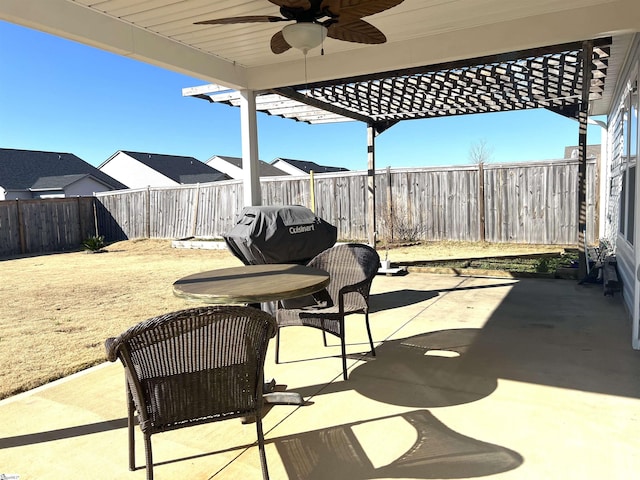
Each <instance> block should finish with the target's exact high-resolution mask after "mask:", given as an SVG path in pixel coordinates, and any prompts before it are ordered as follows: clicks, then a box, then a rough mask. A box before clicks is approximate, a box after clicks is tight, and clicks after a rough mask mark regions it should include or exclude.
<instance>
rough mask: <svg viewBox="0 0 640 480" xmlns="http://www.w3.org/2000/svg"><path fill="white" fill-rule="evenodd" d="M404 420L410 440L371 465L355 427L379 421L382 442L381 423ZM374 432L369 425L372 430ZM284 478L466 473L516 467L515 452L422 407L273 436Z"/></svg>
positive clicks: (336, 479) (474, 474) (456, 475)
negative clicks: (392, 456) (472, 434)
mask: <svg viewBox="0 0 640 480" xmlns="http://www.w3.org/2000/svg"><path fill="white" fill-rule="evenodd" d="M398 420H400V421H404V422H406V423H407V424H408V425H409V426H410V427H412V428H413V429H414V431H415V433H414V436H413V437H411V436H409V435H407V437H409V438H415V441H414V443H413V445H412V446H411V447H410V448H409V449H408V450H406V451H405V452H404V453H402V454H401V455H400V456H399V457H398V458H396V459H395V460H393V461H392V462H391V463H388V464H386V465H380V466H377V467H376V466H374V464H373V463H372V461H371V460H370V459H369V456H368V455H367V453H366V451H365V449H364V448H363V446H362V444H361V443H360V441H359V440H358V436H357V431H358V429H359V428H363V427H364V428H367V427H368V428H369V430H368V432H367V436H368V437H369V438H370V437H371V434H372V430H371V426H372V425H375V424H376V423H379V424H380V425H379V426H378V430H377V435H376V440H377V441H378V443H380V442H382V443H384V442H385V438H387V435H386V433H387V430H386V428H384V426H385V422H387V423H388V422H389V421H391V422H397V421H398ZM374 431H375V430H374ZM274 443H275V445H276V447H277V449H278V452H279V454H280V457H281V458H282V461H283V464H284V466H285V468H286V470H287V474H288V478H289V479H290V480H298V479H299V480H302V479H305V480H314V479H318V480H320V479H325V478H331V479H333V480H358V479H362V480H364V479H373V478H417V479H419V478H425V479H428V478H470V477H479V476H485V475H492V474H497V473H501V472H506V471H509V470H513V469H515V468H517V467H519V466H520V465H521V464H522V463H523V458H522V456H521V455H520V454H518V453H517V452H514V451H512V450H509V449H506V448H504V447H500V446H498V445H493V444H490V443H486V442H481V441H479V440H475V439H473V438H470V437H466V436H464V435H461V434H460V433H457V432H455V431H453V430H451V429H450V428H448V427H447V426H446V425H444V424H443V423H442V422H440V421H439V420H438V419H437V418H436V417H435V416H434V415H433V414H432V413H431V412H429V411H428V410H413V411H410V412H405V413H401V414H397V415H392V416H388V417H381V418H375V419H371V420H366V421H361V422H353V423H349V424H344V425H337V426H334V427H329V428H326V429H322V430H314V431H310V432H305V433H301V434H296V435H291V436H289V437H280V438H277V439H275V440H274Z"/></svg>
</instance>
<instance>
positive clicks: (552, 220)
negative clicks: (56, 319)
mask: <svg viewBox="0 0 640 480" xmlns="http://www.w3.org/2000/svg"><path fill="white" fill-rule="evenodd" d="M578 163H579V162H578V160H553V161H544V162H532V163H517V164H516V163H513V164H500V165H494V164H485V165H480V166H478V165H473V166H463V167H429V168H412V169H408V168H403V169H387V170H380V171H378V172H376V223H377V224H376V231H377V232H378V235H377V237H378V239H381V240H394V241H406V240H426V241H433V240H459V241H461V240H464V241H479V240H486V241H490V242H513V243H541V244H559V245H569V244H577V241H578V203H577V200H578ZM313 178H314V180H313V181H314V188H313V191H314V198H313V200H312V198H311V190H312V189H311V186H310V182H309V177H271V178H263V179H262V180H261V189H262V204H263V205H304V206H307V207H309V208H315V211H316V213H317V214H318V215H319V216H320V217H322V218H323V219H325V220H326V221H328V222H329V223H332V224H333V225H335V226H336V227H337V228H338V238H339V239H341V240H356V241H366V239H367V238H368V229H369V228H370V226H369V225H367V218H368V212H367V208H368V207H367V174H366V172H340V173H328V174H316V175H315V176H314V177H313ZM597 181H598V178H597V168H596V162H595V160H589V161H588V163H587V241H588V242H590V243H594V242H596V241H597V240H598V232H597V211H598V203H599V199H598V190H599V189H598V186H597V183H598V182H597ZM242 188H243V186H242V182H240V181H225V182H215V183H208V184H200V185H184V186H180V187H171V188H167V187H162V188H147V189H140V190H127V191H118V192H103V193H99V194H97V195H96V198H97V208H96V211H97V221H98V230H99V233H100V234H102V235H105V238H106V239H107V240H109V241H115V240H124V239H128V238H142V237H147V238H185V237H192V236H193V237H220V236H222V235H223V234H224V233H225V232H227V231H229V230H230V229H231V228H232V227H233V225H234V224H235V221H236V218H237V215H238V214H239V213H240V211H241V210H242V198H243V196H242ZM312 203H313V205H312Z"/></svg>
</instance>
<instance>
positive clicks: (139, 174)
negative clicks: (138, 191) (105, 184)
mask: <svg viewBox="0 0 640 480" xmlns="http://www.w3.org/2000/svg"><path fill="white" fill-rule="evenodd" d="M99 169H100V170H101V171H102V172H104V173H106V174H107V175H109V176H111V177H113V178H115V179H116V180H118V181H119V182H121V183H124V184H125V185H126V186H127V187H129V188H145V187H148V186H150V185H151V186H154V187H172V186H176V185H178V183H177V182H175V181H174V180H172V179H170V178H169V177H166V176H165V175H162V174H161V173H159V172H158V171H156V170H154V169H153V168H150V167H148V166H147V165H145V164H143V163H141V162H139V161H138V160H136V159H135V158H132V157H130V156H129V155H127V154H126V153H124V152H118V153H116V154H115V155H114V156H113V157H112V158H111V159H110V160H108V161H107V162H105V163H104V164H103V165H101V166H100V167H99Z"/></svg>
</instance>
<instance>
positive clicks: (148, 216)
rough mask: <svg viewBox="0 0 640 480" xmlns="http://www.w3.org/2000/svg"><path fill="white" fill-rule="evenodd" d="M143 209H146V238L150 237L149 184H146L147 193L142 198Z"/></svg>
mask: <svg viewBox="0 0 640 480" xmlns="http://www.w3.org/2000/svg"><path fill="white" fill-rule="evenodd" d="M144 209H145V211H146V219H145V225H144V229H145V232H144V233H145V235H146V237H147V238H151V186H150V185H148V186H147V193H146V195H145V198H144Z"/></svg>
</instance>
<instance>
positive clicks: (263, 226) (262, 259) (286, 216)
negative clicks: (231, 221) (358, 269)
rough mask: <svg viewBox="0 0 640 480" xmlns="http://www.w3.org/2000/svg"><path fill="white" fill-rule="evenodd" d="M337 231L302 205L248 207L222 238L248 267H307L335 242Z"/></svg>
mask: <svg viewBox="0 0 640 480" xmlns="http://www.w3.org/2000/svg"><path fill="white" fill-rule="evenodd" d="M336 237H337V228H336V227H334V226H333V225H331V224H330V223H327V222H325V221H324V220H323V219H322V218H320V217H318V216H317V215H316V214H315V213H313V212H312V211H311V210H309V209H308V208H306V207H303V206H300V205H288V206H268V207H245V208H244V209H243V210H242V213H241V214H240V218H239V220H238V222H237V223H236V225H235V226H234V227H233V228H232V229H231V231H229V232H228V233H226V234H225V235H223V238H224V240H225V242H226V243H227V246H228V247H229V250H230V251H231V252H232V253H233V254H234V255H235V256H236V257H238V258H239V259H240V260H241V261H242V262H243V263H244V264H245V265H258V264H266V263H297V264H305V263H307V262H308V261H309V260H311V259H312V258H313V257H315V256H316V255H317V254H318V253H320V252H322V251H324V250H326V249H327V248H331V247H332V246H333V245H334V244H335V243H336Z"/></svg>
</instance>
